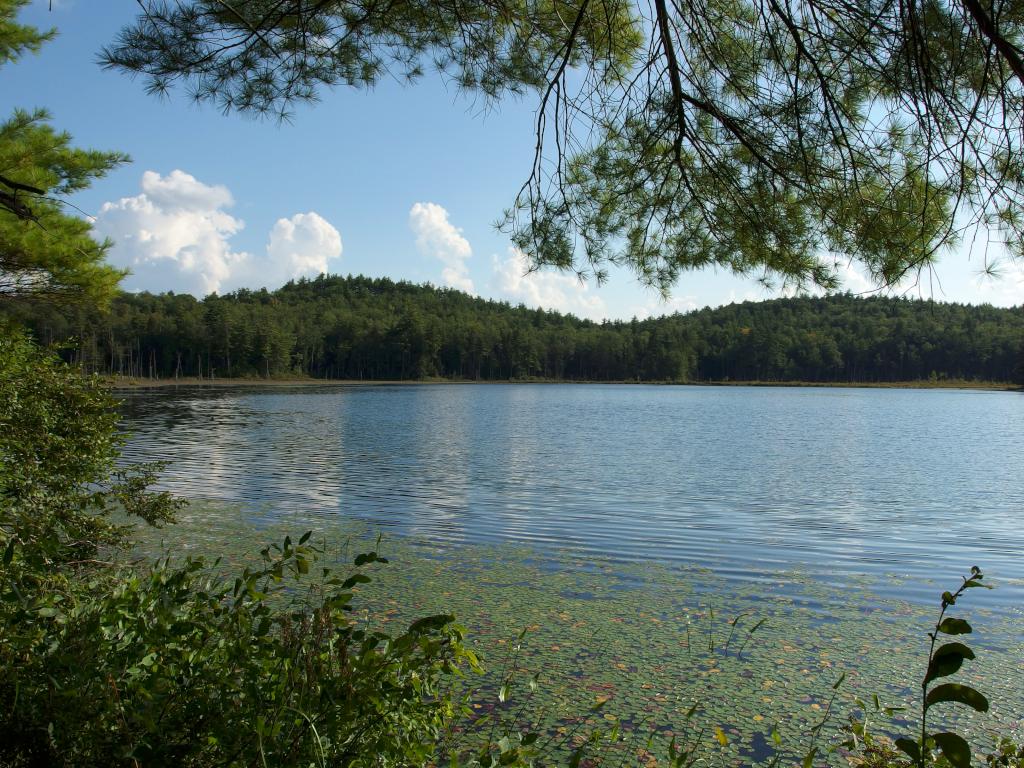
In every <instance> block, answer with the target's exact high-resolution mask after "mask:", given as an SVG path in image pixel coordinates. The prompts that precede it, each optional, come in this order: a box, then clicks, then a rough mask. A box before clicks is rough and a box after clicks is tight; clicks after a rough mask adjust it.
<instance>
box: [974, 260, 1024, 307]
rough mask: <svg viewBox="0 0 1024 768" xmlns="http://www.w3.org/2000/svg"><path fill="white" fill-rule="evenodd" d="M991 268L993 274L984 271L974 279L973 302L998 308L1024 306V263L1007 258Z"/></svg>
mask: <svg viewBox="0 0 1024 768" xmlns="http://www.w3.org/2000/svg"><path fill="white" fill-rule="evenodd" d="M990 266H991V268H992V271H991V274H989V273H988V272H986V271H985V270H984V269H982V270H981V271H980V272H978V273H977V275H976V277H975V278H974V281H973V282H974V295H975V297H976V298H973V297H972V300H973V301H975V302H984V303H988V304H992V305H994V306H997V307H1017V306H1021V305H1024V261H1020V260H1013V259H1010V258H1009V257H1005V258H1003V259H1002V260H1001V261H998V262H996V263H995V264H993V265H990Z"/></svg>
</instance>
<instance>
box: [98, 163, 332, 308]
mask: <svg viewBox="0 0 1024 768" xmlns="http://www.w3.org/2000/svg"><path fill="white" fill-rule="evenodd" d="M233 204H234V199H233V198H232V196H231V192H230V191H229V190H228V189H227V187H224V186H221V185H209V184H204V183H203V182H201V181H199V180H198V179H196V178H195V177H194V176H191V175H189V174H187V173H185V172H184V171H180V170H175V171H172V172H171V173H169V174H167V175H166V176H161V175H160V174H158V173H156V172H154V171H146V172H145V173H144V174H143V175H142V193H141V194H139V195H136V196H135V197H124V198H121V199H120V200H118V201H117V202H108V203H104V205H103V206H102V208H101V209H100V213H99V216H97V218H96V220H95V222H94V223H93V227H94V229H95V231H96V234H97V235H99V236H100V237H109V238H110V239H111V240H113V241H114V247H113V248H112V249H111V251H110V256H109V259H110V261H111V263H113V264H115V265H116V266H120V267H127V268H129V269H130V270H131V272H132V274H131V276H129V277H128V278H127V279H126V280H125V287H126V288H127V289H128V290H150V291H175V292H177V293H191V294H193V295H195V296H200V297H202V296H205V295H206V294H208V293H212V292H214V291H218V292H224V291H229V290H234V289H235V288H239V287H242V286H245V287H251V288H262V287H267V288H276V287H278V286H280V285H281V284H282V283H284V282H285V281H287V280H289V279H292V278H296V277H303V276H310V277H311V276H314V275H317V274H320V273H321V272H326V271H327V268H328V262H329V260H330V259H333V258H337V257H338V256H340V255H341V250H342V246H341V235H340V234H339V233H338V230H337V229H335V228H334V227H333V226H332V225H331V224H330V223H329V222H327V221H326V220H325V219H323V218H322V217H321V216H320V215H318V214H316V213H313V212H309V213H299V214H296V215H294V216H292V217H291V218H290V219H284V218H282V219H279V220H278V221H277V223H276V224H275V225H274V227H273V229H272V230H271V231H270V235H269V239H268V242H267V247H266V255H265V256H262V257H261V256H256V255H253V254H251V253H248V252H246V251H236V250H234V249H233V248H232V246H231V238H232V237H233V236H234V235H235V234H237V233H238V232H240V231H241V230H242V229H243V228H244V226H245V223H244V222H243V221H242V220H241V219H238V218H235V217H234V216H232V215H231V214H229V213H227V211H226V210H225V209H227V208H230V207H231V206H232V205H233Z"/></svg>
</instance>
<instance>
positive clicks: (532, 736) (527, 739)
mask: <svg viewBox="0 0 1024 768" xmlns="http://www.w3.org/2000/svg"><path fill="white" fill-rule="evenodd" d="M539 737H540V734H537V733H527V734H524V735H523V742H522V743H523V746H524V747H528V746H530V745H531V744H533V743H534V742H535V741H537V739H538V738H539Z"/></svg>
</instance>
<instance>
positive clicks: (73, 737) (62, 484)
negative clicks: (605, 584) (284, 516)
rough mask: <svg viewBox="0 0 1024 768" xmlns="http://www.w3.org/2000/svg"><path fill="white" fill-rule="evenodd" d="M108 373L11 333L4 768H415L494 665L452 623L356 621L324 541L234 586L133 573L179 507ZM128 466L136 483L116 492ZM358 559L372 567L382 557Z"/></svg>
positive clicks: (0, 682) (173, 570)
mask: <svg viewBox="0 0 1024 768" xmlns="http://www.w3.org/2000/svg"><path fill="white" fill-rule="evenodd" d="M112 406H113V402H112V400H111V397H110V394H109V392H108V391H107V390H105V389H104V388H103V387H101V386H100V385H99V384H98V382H97V381H96V379H95V378H84V377H82V376H81V374H80V373H79V372H78V371H77V370H76V369H75V368H73V367H70V366H67V365H65V364H63V363H61V362H60V361H59V360H58V359H56V358H55V356H53V355H52V354H49V353H46V352H43V351H41V350H39V349H38V348H36V347H34V346H33V345H32V344H31V343H30V342H28V340H27V339H26V338H25V336H24V335H23V334H21V333H19V332H16V331H10V330H9V329H4V333H3V335H2V336H0V553H2V557H0V627H2V631H0V734H2V735H3V736H2V738H0V765H3V766H11V767H12V768H17V767H19V766H44V765H45V766H52V765H65V766H104V767H106V766H112V765H175V766H200V765H202V766H205V765H225V766H227V765H239V766H240V765H250V766H251V765H260V764H262V765H275V766H291V765H294V766H309V765H353V766H358V765H373V766H386V765H410V764H413V765H415V764H422V763H425V762H427V760H428V758H429V757H431V756H433V755H435V754H436V751H437V749H438V744H439V743H441V742H442V739H441V736H442V731H443V730H444V729H445V728H446V727H447V725H448V723H450V721H451V719H452V717H453V716H454V715H455V714H456V712H457V709H456V707H455V705H454V702H453V699H452V697H451V695H450V691H449V690H448V689H447V687H442V686H443V685H445V684H448V683H450V682H451V680H453V679H454V677H455V676H457V675H458V674H459V670H460V669H461V668H462V667H471V666H475V665H476V660H475V658H474V657H473V655H472V654H471V653H470V652H468V651H466V650H465V649H464V647H463V645H462V634H461V630H459V628H458V627H456V626H455V625H454V624H453V623H452V617H450V616H446V615H440V616H430V617H426V618H423V619H420V620H417V621H415V622H414V623H413V624H412V625H411V626H410V627H409V628H408V630H406V631H405V632H403V633H401V634H398V635H397V636H394V637H391V636H389V635H386V634H384V633H381V632H377V631H371V630H370V629H368V628H366V627H365V626H363V625H361V624H357V623H356V622H354V621H352V620H351V619H350V613H349V612H350V611H351V609H352V606H351V602H352V599H353V587H355V586H357V585H358V584H360V583H366V582H368V581H369V577H368V576H365V575H363V574H361V573H358V572H354V573H352V574H350V575H348V576H347V578H346V577H337V578H336V577H332V576H331V574H330V573H328V572H321V573H320V575H319V577H318V578H317V579H315V580H314V581H313V582H312V584H306V582H309V581H310V580H309V577H308V576H307V574H309V573H310V570H311V566H312V564H313V563H314V561H315V560H316V558H317V554H318V550H317V548H316V547H314V546H312V545H311V544H309V543H308V538H309V535H308V534H307V535H306V536H304V537H303V538H302V539H300V540H299V541H298V542H297V543H293V542H292V541H291V540H290V539H285V541H284V543H283V545H281V546H273V547H268V548H266V549H264V550H263V552H262V557H261V560H260V561H259V562H258V564H257V565H255V566H254V567H250V568H246V569H245V570H244V571H243V572H242V573H241V575H240V576H239V577H238V578H237V579H234V580H231V579H223V578H222V577H221V576H220V575H218V574H219V573H220V571H218V570H217V569H216V568H215V567H213V566H210V565H207V564H206V563H204V562H203V561H202V560H192V559H187V558H186V559H184V560H183V561H179V562H174V561H172V560H171V559H166V560H161V561H159V562H157V563H156V564H155V565H152V566H149V567H146V566H143V565H141V564H139V565H136V566H134V567H132V566H131V565H129V564H121V565H118V564H117V562H116V560H115V556H116V555H117V550H118V549H119V548H120V547H123V546H124V545H126V544H127V543H128V539H127V534H128V531H129V529H128V528H127V527H126V526H125V525H118V524H115V523H113V522H112V521H111V519H110V516H111V513H112V512H115V511H116V512H118V514H119V515H122V516H123V515H124V514H125V513H128V514H129V515H131V514H134V515H138V516H142V517H143V518H144V519H146V520H147V521H149V522H151V523H154V524H160V523H164V522H167V521H168V520H170V518H171V517H172V516H173V513H174V509H175V507H176V506H177V504H176V502H175V501H174V500H173V499H171V498H170V497H169V496H167V495H166V494H161V493H151V492H148V491H147V490H146V486H147V484H148V481H149V480H150V479H151V475H150V472H149V470H148V469H145V468H144V469H143V471H142V472H141V474H133V473H131V472H130V471H129V472H125V471H123V470H116V469H115V462H116V459H117V456H118V451H117V448H118V444H119V441H120V438H119V437H118V436H117V432H116V418H115V415H114V411H113V408H112ZM112 476H117V477H120V478H121V479H122V481H121V482H115V483H114V484H110V483H109V482H108V481H109V479H110V478H111V477H112ZM380 559H381V558H378V557H377V555H376V554H375V553H368V554H364V555H361V556H359V557H357V558H356V560H355V564H356V566H357V567H359V566H365V565H368V564H370V563H373V562H376V561H378V560H380Z"/></svg>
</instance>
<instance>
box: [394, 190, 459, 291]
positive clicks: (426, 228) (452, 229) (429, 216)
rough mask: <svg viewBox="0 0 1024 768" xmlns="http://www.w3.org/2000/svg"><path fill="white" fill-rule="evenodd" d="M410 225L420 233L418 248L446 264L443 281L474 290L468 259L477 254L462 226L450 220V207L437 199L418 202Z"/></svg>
mask: <svg viewBox="0 0 1024 768" xmlns="http://www.w3.org/2000/svg"><path fill="white" fill-rule="evenodd" d="M409 228H410V229H411V230H412V232H413V234H414V235H416V248H417V249H418V250H419V252H420V253H422V254H423V255H424V256H429V257H431V258H434V259H437V260H439V261H440V262H441V263H442V264H444V269H442V270H441V280H442V282H443V283H444V284H445V285H447V286H450V287H452V288H458V289H459V290H461V291H466V293H473V292H474V289H473V281H472V280H471V279H470V277H469V266H468V264H467V263H466V262H467V261H468V260H469V258H470V257H471V256H472V255H473V249H472V248H471V247H470V245H469V241H468V240H466V238H464V237H463V236H462V230H461V229H459V228H458V227H456V226H454V225H453V224H452V223H451V222H450V221H448V211H446V210H445V209H444V208H443V207H441V206H440V205H438V204H437V203H416V204H414V205H413V207H412V208H410V209H409Z"/></svg>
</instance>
